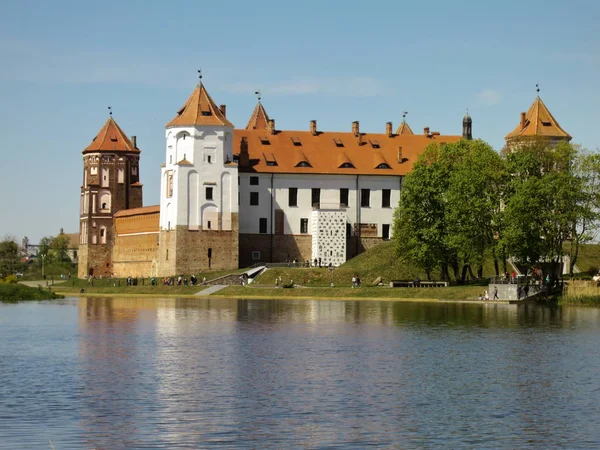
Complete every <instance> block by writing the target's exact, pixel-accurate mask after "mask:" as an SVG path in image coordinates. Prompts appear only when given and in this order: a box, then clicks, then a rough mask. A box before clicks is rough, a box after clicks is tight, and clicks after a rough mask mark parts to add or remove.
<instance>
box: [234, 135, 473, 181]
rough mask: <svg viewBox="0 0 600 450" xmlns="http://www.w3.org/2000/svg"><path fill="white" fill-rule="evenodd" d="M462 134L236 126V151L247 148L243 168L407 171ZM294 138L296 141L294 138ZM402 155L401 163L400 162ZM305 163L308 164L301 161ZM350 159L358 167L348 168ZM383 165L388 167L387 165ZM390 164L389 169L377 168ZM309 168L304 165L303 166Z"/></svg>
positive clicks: (320, 171)
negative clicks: (421, 157)
mask: <svg viewBox="0 0 600 450" xmlns="http://www.w3.org/2000/svg"><path fill="white" fill-rule="evenodd" d="M460 139H461V136H441V135H429V136H426V135H424V134H422V135H397V134H394V135H392V136H391V137H390V136H388V135H387V134H367V133H361V134H360V140H361V142H362V143H359V138H358V137H357V136H355V135H354V134H353V133H351V132H347V133H339V132H328V131H325V132H323V131H320V132H319V133H318V134H317V135H316V136H315V135H313V134H312V133H311V132H310V131H287V130H286V131H276V132H275V134H269V133H268V132H267V131H265V130H234V140H233V152H234V153H235V154H236V155H237V156H240V153H241V152H242V151H243V150H242V149H245V148H247V150H245V151H247V152H248V157H249V165H247V166H245V165H244V159H245V158H244V157H241V158H240V159H239V161H240V167H239V170H240V171H241V172H257V173H314V174H352V175H359V174H360V175H367V174H369V175H395V176H397V175H405V174H406V173H408V172H409V171H410V169H411V167H412V165H413V164H414V163H415V161H416V160H417V157H418V156H419V154H420V153H421V152H423V150H425V148H426V147H427V146H428V145H429V144H431V143H434V142H437V143H443V142H456V141H459V140H460ZM294 141H295V142H294ZM399 156H400V157H401V162H398V159H399ZM303 162H305V163H306V164H302V163H303ZM344 163H350V164H351V165H353V166H354V168H344V167H342V165H343V164H344ZM382 165H383V166H382ZM385 165H388V166H389V167H390V168H389V169H387V168H378V167H385ZM303 166H304V167H303Z"/></svg>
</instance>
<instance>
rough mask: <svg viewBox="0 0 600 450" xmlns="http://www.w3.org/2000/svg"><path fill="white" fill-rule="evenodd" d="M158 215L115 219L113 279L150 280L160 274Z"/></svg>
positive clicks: (137, 215) (133, 215) (129, 216)
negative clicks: (146, 278)
mask: <svg viewBox="0 0 600 450" xmlns="http://www.w3.org/2000/svg"><path fill="white" fill-rule="evenodd" d="M159 220H160V218H159V212H158V211H157V212H155V213H151V214H132V215H128V216H124V217H118V216H117V217H115V230H116V239H115V245H114V248H113V254H112V259H113V276H115V277H119V278H125V277H128V276H132V277H150V276H156V275H157V272H158V270H157V269H158V267H157V266H158V242H159V240H158V239H159V232H158V223H159Z"/></svg>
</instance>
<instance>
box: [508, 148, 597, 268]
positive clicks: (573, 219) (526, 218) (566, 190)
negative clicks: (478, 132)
mask: <svg viewBox="0 0 600 450" xmlns="http://www.w3.org/2000/svg"><path fill="white" fill-rule="evenodd" d="M505 155H506V165H507V171H508V173H509V174H510V176H509V180H508V182H507V185H506V189H505V196H504V203H505V205H506V207H505V209H504V211H503V220H504V229H503V234H502V237H501V242H500V244H501V247H502V248H503V249H504V250H505V251H506V253H507V254H510V255H512V256H514V257H516V258H517V259H518V260H519V261H520V262H521V263H523V264H526V265H527V266H533V265H537V264H538V263H540V262H545V263H551V265H552V270H553V271H554V273H555V275H558V271H559V267H560V264H561V263H562V259H563V256H564V254H565V243H566V242H570V250H569V252H570V254H571V257H572V265H571V270H572V267H573V264H574V261H573V259H574V260H576V259H577V253H578V248H579V244H580V243H582V242H585V241H586V240H588V238H589V234H588V232H589V230H590V229H591V228H593V227H594V224H597V221H598V215H597V211H598V205H599V202H598V193H597V188H598V173H600V172H598V169H600V165H594V164H593V163H595V162H597V161H596V160H595V159H594V157H592V156H589V157H585V156H584V154H583V152H582V151H581V149H579V148H578V147H577V146H574V145H572V144H569V143H568V142H561V143H559V144H557V145H551V143H550V142H549V141H548V140H546V139H543V138H529V139H527V140H523V141H521V142H519V143H518V145H517V147H516V148H514V150H513V151H505ZM596 158H597V157H596Z"/></svg>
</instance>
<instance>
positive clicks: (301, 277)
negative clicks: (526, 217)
mask: <svg viewBox="0 0 600 450" xmlns="http://www.w3.org/2000/svg"><path fill="white" fill-rule="evenodd" d="M500 270H502V266H501V265H500ZM355 274H358V276H359V277H360V279H361V283H362V285H363V286H366V285H372V284H373V282H374V281H375V280H376V279H377V278H378V277H382V278H383V283H384V284H386V285H388V284H389V282H390V280H413V279H415V278H416V277H417V276H418V277H420V278H421V279H422V280H426V279H427V275H426V274H425V272H423V271H421V270H419V269H417V268H415V267H414V266H411V265H410V264H407V263H405V262H403V261H400V260H399V259H398V258H397V257H396V253H395V248H394V243H393V242H384V243H382V244H379V245H377V246H376V247H373V248H371V249H369V250H367V251H366V252H363V253H361V254H360V255H358V256H356V257H354V258H352V259H350V260H348V261H347V262H346V263H345V264H343V265H341V266H340V267H338V268H336V269H335V270H334V271H333V282H334V284H335V285H336V286H348V287H351V284H352V276H353V275H355ZM483 275H484V277H486V276H492V275H495V272H494V262H493V260H491V259H489V260H488V261H486V263H485V264H484V270H483ZM279 277H281V279H282V281H283V283H289V281H290V280H294V283H296V284H301V285H304V286H312V287H317V286H323V287H324V286H329V284H330V283H331V273H330V272H329V270H328V269H327V268H321V269H319V268H312V267H310V268H288V267H284V268H272V269H269V270H267V271H265V272H263V274H261V275H260V276H259V277H258V278H257V279H256V283H257V284H261V285H267V286H274V285H275V279H276V278H279ZM432 279H434V280H435V279H438V280H439V279H440V275H439V273H438V272H435V273H433V274H432Z"/></svg>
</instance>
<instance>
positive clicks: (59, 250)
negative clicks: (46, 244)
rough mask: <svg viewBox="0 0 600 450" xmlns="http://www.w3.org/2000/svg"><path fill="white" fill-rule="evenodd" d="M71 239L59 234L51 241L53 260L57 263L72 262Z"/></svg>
mask: <svg viewBox="0 0 600 450" xmlns="http://www.w3.org/2000/svg"><path fill="white" fill-rule="evenodd" d="M68 248H69V238H68V237H67V236H65V235H64V234H59V235H58V236H56V237H55V238H53V239H52V241H50V254H51V255H52V260H53V261H57V262H70V261H71V258H69V253H68V252H67V250H68Z"/></svg>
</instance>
